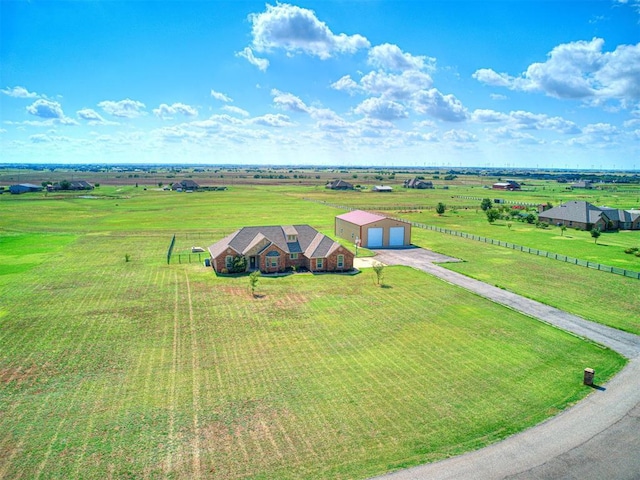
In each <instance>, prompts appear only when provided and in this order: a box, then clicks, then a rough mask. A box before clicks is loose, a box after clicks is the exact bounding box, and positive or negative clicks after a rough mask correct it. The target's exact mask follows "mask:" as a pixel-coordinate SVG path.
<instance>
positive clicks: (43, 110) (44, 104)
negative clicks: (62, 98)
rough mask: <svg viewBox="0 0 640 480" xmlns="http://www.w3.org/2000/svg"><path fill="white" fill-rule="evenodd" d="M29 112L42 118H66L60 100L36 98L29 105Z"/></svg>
mask: <svg viewBox="0 0 640 480" xmlns="http://www.w3.org/2000/svg"><path fill="white" fill-rule="evenodd" d="M27 112H29V113H30V114H31V115H35V116H36V117H40V118H57V119H61V118H64V113H63V112H62V107H61V106H60V104H59V103H58V102H52V101H49V100H43V99H40V100H36V101H35V102H33V103H32V104H31V105H29V106H28V107H27Z"/></svg>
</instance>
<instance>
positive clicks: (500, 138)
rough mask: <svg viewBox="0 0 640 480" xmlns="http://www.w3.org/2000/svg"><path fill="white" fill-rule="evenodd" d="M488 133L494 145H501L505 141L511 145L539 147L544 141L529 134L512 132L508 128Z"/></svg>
mask: <svg viewBox="0 0 640 480" xmlns="http://www.w3.org/2000/svg"><path fill="white" fill-rule="evenodd" d="M488 133H489V137H490V139H491V140H492V141H493V142H495V143H502V142H504V141H505V140H507V141H509V142H511V143H519V144H525V145H541V144H543V143H544V141H542V140H540V139H538V138H536V137H534V136H533V135H531V134H529V133H523V132H521V131H518V130H513V129H512V128H509V127H500V128H497V129H495V130H492V131H490V132H488Z"/></svg>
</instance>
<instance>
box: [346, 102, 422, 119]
mask: <svg viewBox="0 0 640 480" xmlns="http://www.w3.org/2000/svg"><path fill="white" fill-rule="evenodd" d="M354 112H355V113H357V114H359V115H365V116H367V117H371V118H375V119H378V120H387V121H391V120H399V119H402V118H407V117H408V116H409V115H408V113H407V110H406V108H405V107H404V106H403V105H401V104H400V103H397V102H394V101H391V100H386V99H384V98H378V97H374V98H367V99H366V100H365V101H363V102H362V103H361V104H360V105H358V106H357V107H356V108H355V109H354Z"/></svg>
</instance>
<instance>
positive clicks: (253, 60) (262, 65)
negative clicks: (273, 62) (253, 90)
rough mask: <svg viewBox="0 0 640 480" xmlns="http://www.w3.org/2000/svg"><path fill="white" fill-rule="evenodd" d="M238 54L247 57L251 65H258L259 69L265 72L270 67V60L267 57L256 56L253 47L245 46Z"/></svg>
mask: <svg viewBox="0 0 640 480" xmlns="http://www.w3.org/2000/svg"><path fill="white" fill-rule="evenodd" d="M236 56H237V57H242V58H245V59H247V61H248V62H249V63H250V64H251V65H253V66H255V67H258V70H260V71H261V72H265V71H266V70H267V68H269V60H267V59H266V58H259V57H256V56H255V55H254V54H253V50H251V48H249V47H245V48H244V50H242V51H240V52H238V53H236Z"/></svg>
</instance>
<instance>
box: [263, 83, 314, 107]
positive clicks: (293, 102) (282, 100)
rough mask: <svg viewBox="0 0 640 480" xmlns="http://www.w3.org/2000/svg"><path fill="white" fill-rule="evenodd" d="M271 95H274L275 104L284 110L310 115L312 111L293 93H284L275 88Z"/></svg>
mask: <svg viewBox="0 0 640 480" xmlns="http://www.w3.org/2000/svg"><path fill="white" fill-rule="evenodd" d="M271 95H273V103H274V104H275V105H276V106H278V107H280V108H282V109H284V110H289V111H292V112H298V113H309V111H310V109H309V107H307V106H306V105H305V103H304V102H303V101H302V100H301V99H300V98H298V97H296V96H295V95H293V94H291V93H284V92H281V91H280V90H277V89H275V88H274V89H273V90H271Z"/></svg>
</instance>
